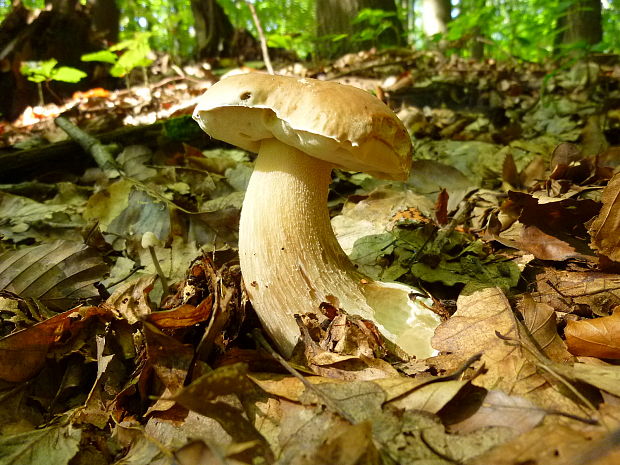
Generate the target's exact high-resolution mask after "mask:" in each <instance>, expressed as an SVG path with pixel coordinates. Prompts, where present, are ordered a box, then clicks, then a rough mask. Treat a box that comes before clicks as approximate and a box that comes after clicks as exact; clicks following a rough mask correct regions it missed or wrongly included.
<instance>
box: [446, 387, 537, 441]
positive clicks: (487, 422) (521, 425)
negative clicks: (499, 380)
mask: <svg viewBox="0 0 620 465" xmlns="http://www.w3.org/2000/svg"><path fill="white" fill-rule="evenodd" d="M545 414H546V412H545V410H543V409H541V408H539V407H537V406H536V405H534V404H533V403H532V402H531V401H529V400H528V399H525V398H524V397H518V396H510V395H508V394H506V393H505V392H502V391H497V390H491V391H489V392H488V393H487V395H486V396H485V398H484V401H483V403H482V405H481V406H480V408H479V409H478V410H477V411H476V413H474V414H473V415H472V416H470V417H469V418H467V419H465V420H464V421H461V422H459V423H456V424H454V425H450V431H451V432H459V433H469V432H472V431H475V430H477V429H480V428H486V427H489V426H503V427H506V428H510V429H511V430H513V431H514V434H515V436H516V435H517V434H522V433H526V432H528V431H530V430H531V429H532V428H535V427H536V426H537V425H538V424H539V423H540V422H541V421H542V420H543V418H544V417H545Z"/></svg>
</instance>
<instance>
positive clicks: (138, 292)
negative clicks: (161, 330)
mask: <svg viewBox="0 0 620 465" xmlns="http://www.w3.org/2000/svg"><path fill="white" fill-rule="evenodd" d="M156 278H157V277H156V276H143V277H141V278H137V279H134V280H131V281H128V282H126V283H123V284H121V285H119V286H118V288H117V289H116V291H114V293H113V294H112V295H111V296H110V297H108V299H107V300H106V301H105V303H104V304H103V305H104V306H105V307H106V308H109V309H110V310H111V311H113V312H115V313H117V314H119V315H120V316H122V317H123V318H125V319H126V320H127V321H128V322H129V324H131V325H132V324H134V323H137V322H138V321H141V320H144V319H145V318H146V317H147V316H148V315H150V313H151V311H152V310H151V307H150V305H149V296H148V295H149V292H151V290H152V289H153V283H154V282H155V279H156Z"/></svg>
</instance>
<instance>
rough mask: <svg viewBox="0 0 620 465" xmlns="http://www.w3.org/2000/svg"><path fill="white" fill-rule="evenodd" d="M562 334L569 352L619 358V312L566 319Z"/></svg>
mask: <svg viewBox="0 0 620 465" xmlns="http://www.w3.org/2000/svg"><path fill="white" fill-rule="evenodd" d="M564 335H565V336H566V344H567V346H568V350H569V351H570V353H571V354H574V355H581V356H588V357H598V358H612V359H620V312H616V313H614V314H612V315H609V316H603V317H600V318H593V319H584V320H579V321H568V322H567V325H566V329H565V330H564Z"/></svg>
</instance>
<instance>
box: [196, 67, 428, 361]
mask: <svg viewBox="0 0 620 465" xmlns="http://www.w3.org/2000/svg"><path fill="white" fill-rule="evenodd" d="M194 118H195V119H196V120H197V121H198V122H199V124H200V126H201V127H202V128H203V130H205V132H207V133H208V134H210V135H211V136H212V137H214V138H216V139H220V140H224V141H226V142H229V143H231V144H234V145H237V146H239V147H241V148H244V149H246V150H249V151H252V152H257V153H258V157H257V158H256V164H255V167H254V172H253V173H252V177H251V178H250V182H249V185H248V189H247V191H246V194H245V200H244V202H243V208H242V211H241V219H240V225H239V259H240V264H241V272H242V275H243V279H244V282H245V286H246V289H247V292H248V295H249V298H250V300H251V302H252V304H253V305H254V308H255V309H256V312H257V314H258V316H259V318H260V319H261V322H262V323H263V325H264V327H265V329H266V330H267V332H268V333H269V334H270V336H271V338H272V339H273V340H274V342H275V343H276V344H277V345H278V347H279V348H280V350H281V351H282V352H283V353H284V354H285V355H290V353H291V352H292V350H293V347H294V346H295V344H296V342H297V340H298V338H299V328H298V326H297V323H296V321H295V318H294V315H295V314H305V313H315V312H317V311H318V308H319V306H320V305H321V304H322V303H323V302H327V303H330V304H332V305H334V306H336V307H339V308H342V309H344V310H345V311H346V312H348V313H349V314H357V315H360V316H361V317H363V318H366V319H369V320H372V321H373V322H375V323H376V324H377V325H378V327H379V329H380V330H381V331H382V333H383V334H384V335H385V336H386V337H387V338H388V339H390V340H391V341H393V342H395V343H397V344H398V345H399V346H401V347H402V348H403V349H404V350H405V351H407V352H408V353H409V354H411V355H416V356H418V357H427V356H429V355H431V353H432V348H431V346H430V338H431V337H432V335H433V332H434V329H435V327H436V326H437V325H438V323H439V318H438V317H437V315H435V313H433V312H432V311H431V310H430V309H429V308H428V305H429V304H430V302H429V301H428V299H422V298H420V297H417V300H416V298H412V296H414V295H415V293H416V290H415V289H413V288H411V287H409V286H406V285H403V284H399V283H382V282H377V281H373V280H372V279H370V278H368V277H366V276H364V275H363V274H362V273H360V272H359V271H357V269H356V268H355V266H354V264H353V263H351V261H350V260H349V258H348V257H347V256H346V254H345V253H344V252H343V250H342V248H341V247H340V245H339V244H338V241H337V240H336V237H335V236H334V233H333V230H332V228H331V224H330V218H329V212H328V210H327V195H328V192H329V184H330V182H331V171H332V169H333V168H334V167H339V168H343V169H349V170H356V171H365V172H368V173H370V174H372V175H374V176H378V177H382V178H387V179H403V178H405V177H406V176H407V174H408V170H409V166H410V163H411V141H410V139H409V135H408V133H407V131H406V130H405V128H404V126H403V125H402V123H401V122H400V120H398V118H397V117H396V115H395V114H394V113H393V112H392V111H391V110H390V109H389V108H388V107H387V106H386V105H385V104H383V103H382V102H381V101H379V100H378V99H377V98H375V97H373V96H372V95H370V94H369V93H367V92H365V91H363V90H361V89H357V88H354V87H350V86H345V85H341V84H336V83H332V82H323V81H317V80H314V79H299V78H295V77H286V76H272V75H266V74H257V73H252V74H246V75H239V76H234V77H230V78H227V79H224V80H222V81H220V82H218V83H217V84H215V85H213V86H212V87H211V88H210V89H209V90H207V92H206V93H205V95H204V96H203V97H202V98H201V100H200V102H199V103H198V105H197V107H196V110H195V111H194Z"/></svg>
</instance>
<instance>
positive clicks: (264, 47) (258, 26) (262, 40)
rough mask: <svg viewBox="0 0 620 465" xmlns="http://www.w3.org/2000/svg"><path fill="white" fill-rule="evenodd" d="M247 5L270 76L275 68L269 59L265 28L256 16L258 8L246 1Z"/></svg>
mask: <svg viewBox="0 0 620 465" xmlns="http://www.w3.org/2000/svg"><path fill="white" fill-rule="evenodd" d="M245 4H246V5H247V6H248V8H249V9H250V13H252V19H253V20H254V25H255V26H256V30H257V31H258V38H259V39H260V49H261V51H262V52H263V60H264V61H265V66H266V67H267V72H268V73H269V74H275V73H274V71H273V66H271V59H270V58H269V50H268V49H267V39H265V33H264V32H263V27H262V26H261V24H260V20H259V19H258V15H257V14H256V8H254V5H253V4H252V3H250V2H248V1H247V0H246V2H245Z"/></svg>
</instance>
